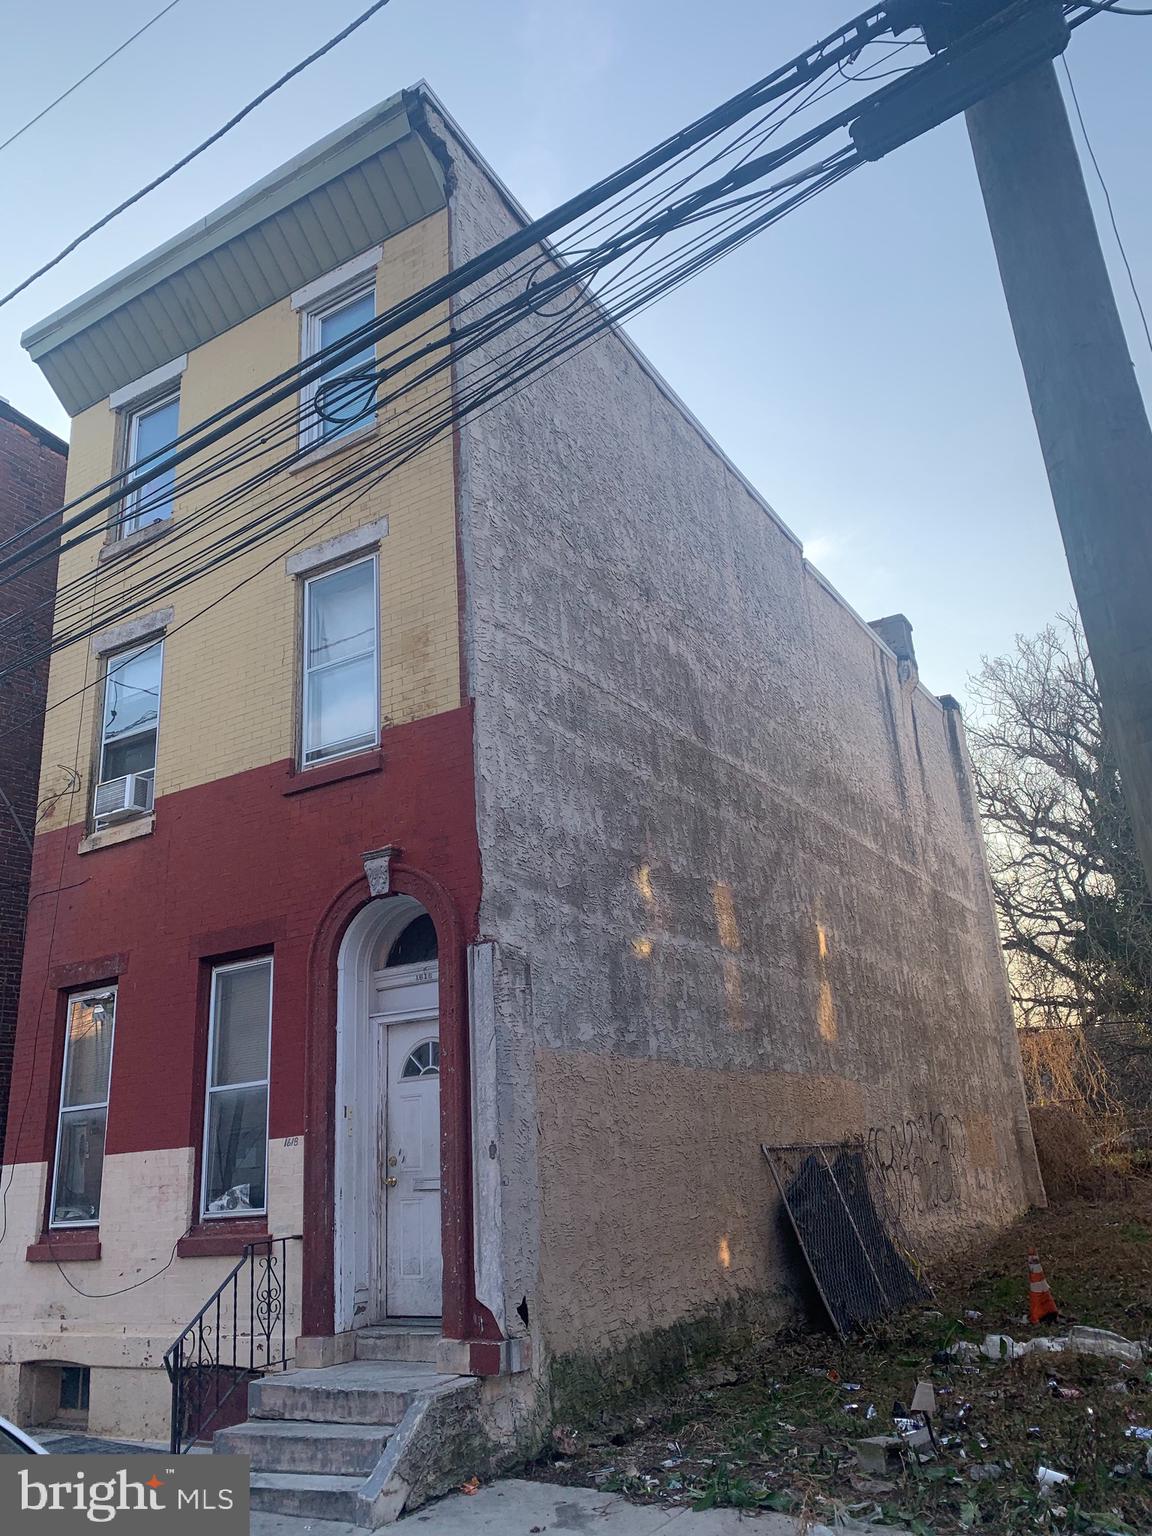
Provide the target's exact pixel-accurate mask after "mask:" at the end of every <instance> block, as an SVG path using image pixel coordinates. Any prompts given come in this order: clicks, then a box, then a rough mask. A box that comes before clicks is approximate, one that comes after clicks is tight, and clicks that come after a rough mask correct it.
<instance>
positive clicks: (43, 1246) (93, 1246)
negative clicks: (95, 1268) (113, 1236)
mask: <svg viewBox="0 0 1152 1536" xmlns="http://www.w3.org/2000/svg"><path fill="white" fill-rule="evenodd" d="M24 1257H25V1259H26V1260H27V1262H28V1263H29V1264H82V1263H90V1262H91V1261H92V1260H93V1259H98V1258H99V1257H100V1228H99V1227H78V1228H72V1229H61V1230H60V1231H57V1232H42V1233H41V1234H40V1241H39V1242H38V1243H31V1244H29V1247H28V1251H27V1253H26V1254H25V1255H24Z"/></svg>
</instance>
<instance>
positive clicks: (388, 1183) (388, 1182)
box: [384, 1173, 396, 1189]
mask: <svg viewBox="0 0 1152 1536" xmlns="http://www.w3.org/2000/svg"><path fill="white" fill-rule="evenodd" d="M384 1187H385V1189H395V1188H396V1175H395V1174H393V1173H390V1174H389V1175H388V1177H387V1178H386V1179H385V1180H384Z"/></svg>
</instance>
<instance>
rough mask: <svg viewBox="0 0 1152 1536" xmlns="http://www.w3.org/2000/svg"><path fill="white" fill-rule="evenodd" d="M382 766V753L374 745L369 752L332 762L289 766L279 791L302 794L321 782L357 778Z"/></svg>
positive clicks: (337, 781)
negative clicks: (302, 766) (297, 766)
mask: <svg viewBox="0 0 1152 1536" xmlns="http://www.w3.org/2000/svg"><path fill="white" fill-rule="evenodd" d="M383 767H384V753H383V752H382V751H381V749H380V748H379V747H376V748H375V750H373V751H371V752H357V753H356V754H355V755H354V756H352V757H340V758H337V759H336V761H335V762H333V763H318V764H317V765H316V767H315V768H290V769H289V770H288V773H287V776H286V779H285V783H284V787H283V789H282V790H281V793H282V794H285V795H302V794H303V793H304V791H305V790H307V789H319V788H320V786H321V785H323V784H338V783H339V782H340V781H341V779H358V778H360V777H361V776H362V775H363V774H366V773H379V772H380V771H381V769H382V768H383Z"/></svg>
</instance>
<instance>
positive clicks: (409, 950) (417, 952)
mask: <svg viewBox="0 0 1152 1536" xmlns="http://www.w3.org/2000/svg"><path fill="white" fill-rule="evenodd" d="M436 954H437V950H436V927H435V924H434V923H433V922H432V919H431V918H430V917H429V916H428V914H427V912H421V914H420V916H419V917H414V918H413V919H412V921H411V922H410V923H409V924H408V926H407V928H405V929H404V931H403V933H401V934H400V936H399V937H398V938H397V939H395V940H394V941H393V944H392V947H391V949H390V950H389V951H388V958H387V960H385V962H384V964H385V967H388V966H393V965H427V964H428V963H429V962H430V961H432V960H435V959H436Z"/></svg>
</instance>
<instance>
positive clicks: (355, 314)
mask: <svg viewBox="0 0 1152 1536" xmlns="http://www.w3.org/2000/svg"><path fill="white" fill-rule="evenodd" d="M375 313H376V294H375V292H374V291H372V292H368V293H363V294H361V295H360V296H359V297H358V298H355V299H353V300H352V301H351V302H350V303H348V304H344V305H341V307H340V308H339V309H333V310H330V311H329V312H328V313H327V314H325V315H321V316H320V320H319V325H318V331H319V346H318V350H321V351H322V350H323V349H325V348H326V347H332V346H336V345H338V343H340V342H342V341H343V340H344V339H345V338H346V337H348V336H350V335H351V334H352V332H353V331H356V330H359V328H360V327H361V326H362V325H367V324H368V322H369V321H370V320H371V319H372V317H373V316H374V315H375ZM375 366H376V347H375V344H374V343H372V342H369V343H368V345H367V346H364V347H361V348H360V350H359V351H358V352H356V353H355V354H354V355H353V356H352V357H350V358H348V359H347V360H346V361H345V362H343V363H340V364H338V365H337V366H336V367H335V368H332V369H331V370H329V372H328V373H327V374H325V375H324V376H323V378H321V379H320V380H319V381H318V383H317V385H316V393H315V396H314V401H315V406H316V411H317V415H318V417H319V420H318V422H317V427H316V430H317V433H318V435H319V436H320V438H321V439H322V440H324V439H328V438H331V437H338V436H339V435H340V433H341V432H347V431H348V430H349V429H350V428H351V427H353V426H355V425H356V424H357V423H358V422H359V421H361V420H363V419H364V418H365V417H366V416H368V415H370V414H371V412H372V411H374V410H375V408H376V403H375V381H374V379H372V378H371V376H370V375H371V373H372V370H373V369H374V368H375Z"/></svg>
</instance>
